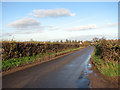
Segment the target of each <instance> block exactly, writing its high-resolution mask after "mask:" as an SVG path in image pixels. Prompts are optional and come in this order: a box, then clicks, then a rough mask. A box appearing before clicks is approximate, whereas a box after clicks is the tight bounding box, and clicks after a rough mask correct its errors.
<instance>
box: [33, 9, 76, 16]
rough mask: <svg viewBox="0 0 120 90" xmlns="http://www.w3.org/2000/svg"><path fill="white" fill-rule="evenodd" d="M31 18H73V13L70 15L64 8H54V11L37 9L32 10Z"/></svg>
mask: <svg viewBox="0 0 120 90" xmlns="http://www.w3.org/2000/svg"><path fill="white" fill-rule="evenodd" d="M33 16H35V17H41V18H44V17H58V16H75V14H74V13H71V12H70V11H69V10H68V9H65V8H56V9H47V10H45V9H39V10H33Z"/></svg>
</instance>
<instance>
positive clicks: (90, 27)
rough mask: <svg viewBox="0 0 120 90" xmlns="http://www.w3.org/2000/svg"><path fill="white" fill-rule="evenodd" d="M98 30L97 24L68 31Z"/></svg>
mask: <svg viewBox="0 0 120 90" xmlns="http://www.w3.org/2000/svg"><path fill="white" fill-rule="evenodd" d="M96 28H97V26H96V24H91V25H86V26H76V27H73V28H69V29H67V30H70V31H79V30H90V29H96Z"/></svg>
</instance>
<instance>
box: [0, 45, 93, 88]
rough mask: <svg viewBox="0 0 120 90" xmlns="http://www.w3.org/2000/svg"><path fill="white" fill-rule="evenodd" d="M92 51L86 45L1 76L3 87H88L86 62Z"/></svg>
mask: <svg viewBox="0 0 120 90" xmlns="http://www.w3.org/2000/svg"><path fill="white" fill-rule="evenodd" d="M93 51H94V47H93V46H88V47H86V48H84V49H81V50H79V51H76V52H73V53H71V54H69V55H66V56H63V57H61V58H58V59H55V60H52V61H49V62H45V63H42V64H39V65H36V66H33V67H30V68H27V69H24V70H21V71H18V72H15V73H12V74H8V75H6V76H3V77H2V82H3V83H2V86H3V88H89V87H90V86H89V84H90V81H89V79H87V77H86V76H87V73H88V64H89V60H90V57H91V55H92V53H93Z"/></svg>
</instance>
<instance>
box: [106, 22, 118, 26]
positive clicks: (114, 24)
mask: <svg viewBox="0 0 120 90" xmlns="http://www.w3.org/2000/svg"><path fill="white" fill-rule="evenodd" d="M117 25H118V24H117V23H108V24H107V26H110V27H113V26H117Z"/></svg>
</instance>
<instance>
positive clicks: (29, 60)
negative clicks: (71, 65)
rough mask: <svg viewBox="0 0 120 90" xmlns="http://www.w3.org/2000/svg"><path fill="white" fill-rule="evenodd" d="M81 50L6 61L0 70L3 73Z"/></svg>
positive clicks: (48, 53)
mask: <svg viewBox="0 0 120 90" xmlns="http://www.w3.org/2000/svg"><path fill="white" fill-rule="evenodd" d="M81 48H83V47H80V48H75V49H68V50H65V51H60V52H57V53H54V52H51V53H50V52H47V53H44V54H38V55H36V56H30V57H20V58H12V59H8V60H5V61H2V70H3V71H5V70H9V69H11V68H15V67H19V66H23V65H27V64H30V63H33V62H35V61H38V60H39V61H41V60H44V59H45V58H52V57H55V55H59V54H62V53H66V52H70V51H75V50H78V49H81Z"/></svg>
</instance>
